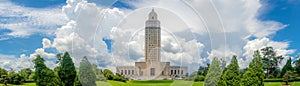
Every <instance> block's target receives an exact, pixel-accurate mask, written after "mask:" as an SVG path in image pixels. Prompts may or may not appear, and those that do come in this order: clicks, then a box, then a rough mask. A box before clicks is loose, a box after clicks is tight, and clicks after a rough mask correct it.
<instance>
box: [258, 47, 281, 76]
mask: <svg viewBox="0 0 300 86" xmlns="http://www.w3.org/2000/svg"><path fill="white" fill-rule="evenodd" d="M261 52H262V54H263V59H262V60H263V68H264V69H265V70H267V73H266V78H269V77H276V76H277V74H278V73H279V71H277V70H279V67H278V64H279V63H281V61H282V60H283V56H277V55H276V52H275V51H274V49H273V47H265V48H263V49H261Z"/></svg>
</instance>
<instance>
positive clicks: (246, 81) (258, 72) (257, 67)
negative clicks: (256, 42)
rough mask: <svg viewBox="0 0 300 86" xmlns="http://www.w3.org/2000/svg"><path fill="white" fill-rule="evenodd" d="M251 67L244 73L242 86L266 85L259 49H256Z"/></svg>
mask: <svg viewBox="0 0 300 86" xmlns="http://www.w3.org/2000/svg"><path fill="white" fill-rule="evenodd" d="M253 57H254V58H253V59H252V61H251V63H250V65H249V68H248V69H247V70H246V72H245V73H244V74H243V78H242V79H241V86H264V83H263V81H264V77H265V73H264V69H263V67H262V65H263V63H262V58H261V56H260V53H259V51H258V50H257V51H255V52H254V55H253Z"/></svg>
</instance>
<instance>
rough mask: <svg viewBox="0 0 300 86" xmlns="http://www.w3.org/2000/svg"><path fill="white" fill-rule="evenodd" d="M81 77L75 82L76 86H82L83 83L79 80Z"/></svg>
mask: <svg viewBox="0 0 300 86" xmlns="http://www.w3.org/2000/svg"><path fill="white" fill-rule="evenodd" d="M78 77H79V76H77V77H76V78H75V82H74V86H82V84H81V82H80V79H79V78H78Z"/></svg>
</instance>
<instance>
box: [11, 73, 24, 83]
mask: <svg viewBox="0 0 300 86" xmlns="http://www.w3.org/2000/svg"><path fill="white" fill-rule="evenodd" d="M24 81H25V78H24V77H22V76H21V75H20V74H18V73H11V74H9V75H8V83H10V84H15V85H20V84H23V83H24Z"/></svg>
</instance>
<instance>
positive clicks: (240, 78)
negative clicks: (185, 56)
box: [191, 47, 300, 86]
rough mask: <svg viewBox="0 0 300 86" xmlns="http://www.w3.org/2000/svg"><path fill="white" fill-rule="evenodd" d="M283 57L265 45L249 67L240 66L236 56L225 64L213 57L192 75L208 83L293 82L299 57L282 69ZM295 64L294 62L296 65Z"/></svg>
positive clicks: (299, 70) (209, 85)
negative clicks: (242, 67)
mask: <svg viewBox="0 0 300 86" xmlns="http://www.w3.org/2000/svg"><path fill="white" fill-rule="evenodd" d="M283 59H284V57H283V56H281V55H277V52H276V51H275V50H274V49H273V48H272V47H265V48H262V49H260V50H257V51H255V52H254V55H253V59H252V61H251V63H250V64H249V66H248V67H247V68H246V69H240V68H239V65H238V61H237V56H235V55H234V56H232V59H231V62H230V64H229V65H228V66H227V67H226V63H225V61H224V60H221V61H220V60H219V59H218V58H214V59H213V60H212V62H211V64H208V65H207V66H206V67H204V66H200V67H199V69H198V71H197V72H194V73H192V74H191V75H192V76H193V77H195V79H194V81H204V82H205V86H263V85H264V83H263V82H264V81H269V80H276V81H284V82H286V84H288V82H289V81H294V80H296V79H297V76H298V75H300V60H299V59H298V60H296V61H294V62H292V60H291V58H289V59H288V60H287V62H286V63H285V65H284V67H283V68H282V69H280V68H279V64H280V63H281V62H282V60H283ZM292 64H295V66H294V67H293V66H292Z"/></svg>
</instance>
